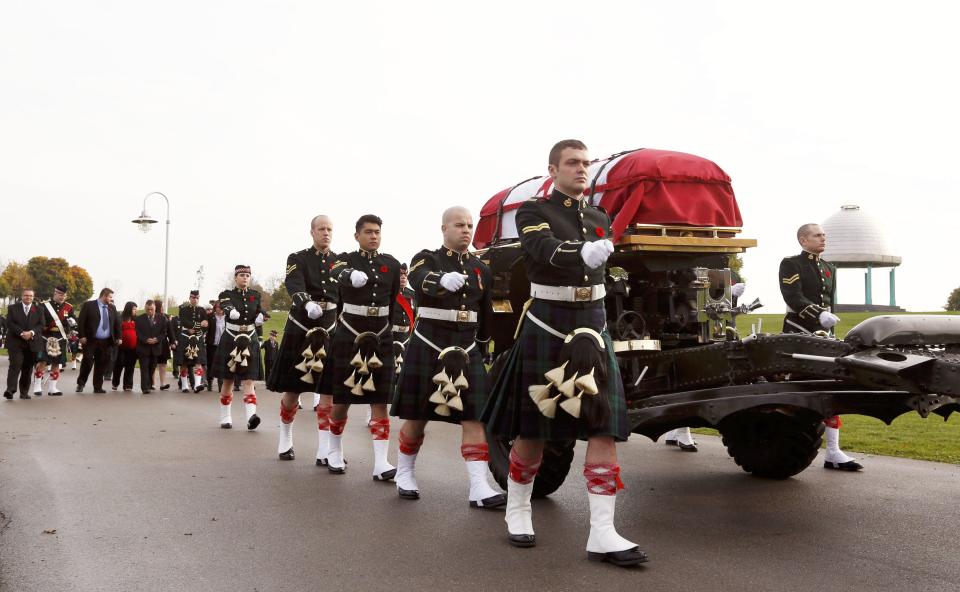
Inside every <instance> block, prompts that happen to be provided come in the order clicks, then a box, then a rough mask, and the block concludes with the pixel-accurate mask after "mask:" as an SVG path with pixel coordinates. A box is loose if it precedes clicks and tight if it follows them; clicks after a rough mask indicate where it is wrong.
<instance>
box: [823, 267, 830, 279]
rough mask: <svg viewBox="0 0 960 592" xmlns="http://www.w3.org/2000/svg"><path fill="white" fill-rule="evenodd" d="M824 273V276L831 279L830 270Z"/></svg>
mask: <svg viewBox="0 0 960 592" xmlns="http://www.w3.org/2000/svg"><path fill="white" fill-rule="evenodd" d="M823 273H824V275H826V276H827V277H830V270H829V269H828V270H827V271H825V272H823Z"/></svg>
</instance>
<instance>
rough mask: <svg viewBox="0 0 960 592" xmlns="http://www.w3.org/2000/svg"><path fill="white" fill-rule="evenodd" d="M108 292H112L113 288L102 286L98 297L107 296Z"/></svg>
mask: <svg viewBox="0 0 960 592" xmlns="http://www.w3.org/2000/svg"><path fill="white" fill-rule="evenodd" d="M110 294H113V290H111V289H110V288H104V289H102V290H100V298H103V297H104V296H109V295H110Z"/></svg>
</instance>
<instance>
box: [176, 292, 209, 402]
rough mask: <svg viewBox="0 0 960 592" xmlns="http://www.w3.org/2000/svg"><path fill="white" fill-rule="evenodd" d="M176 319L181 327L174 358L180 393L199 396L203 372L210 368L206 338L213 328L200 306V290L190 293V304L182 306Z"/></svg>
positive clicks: (178, 332) (178, 331) (201, 388)
mask: <svg viewBox="0 0 960 592" xmlns="http://www.w3.org/2000/svg"><path fill="white" fill-rule="evenodd" d="M177 319H178V320H179V325H180V326H179V329H177V337H178V339H177V347H176V348H175V349H174V357H175V361H176V365H177V366H179V368H180V392H182V393H187V392H190V391H191V390H192V391H193V392H195V393H199V392H200V391H201V390H203V368H204V366H206V365H207V346H206V344H205V337H206V334H207V327H208V326H209V324H210V322H209V321H208V320H207V312H206V311H205V310H204V309H203V307H202V306H200V290H190V298H189V301H188V303H186V304H182V305H180V312H179V314H178V315H177Z"/></svg>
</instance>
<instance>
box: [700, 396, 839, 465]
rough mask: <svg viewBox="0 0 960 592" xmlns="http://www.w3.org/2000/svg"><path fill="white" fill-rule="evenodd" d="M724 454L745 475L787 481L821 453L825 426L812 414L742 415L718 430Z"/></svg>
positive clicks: (725, 420)
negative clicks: (726, 454) (725, 453)
mask: <svg viewBox="0 0 960 592" xmlns="http://www.w3.org/2000/svg"><path fill="white" fill-rule="evenodd" d="M718 427H719V429H720V434H721V435H722V436H723V444H724V446H726V447H727V453H728V454H729V455H730V456H731V457H732V458H733V460H734V461H735V462H736V463H737V465H739V466H740V467H741V468H742V469H743V470H744V471H746V472H748V473H750V474H752V475H754V476H756V477H764V478H767V479H788V478H790V477H793V476H794V475H797V474H799V473H800V472H802V471H803V470H804V469H806V468H807V467H809V466H810V463H812V462H813V460H814V459H815V458H816V457H817V453H818V452H819V451H820V444H821V443H822V442H823V430H824V425H823V421H822V419H821V418H820V417H817V416H815V415H812V414H801V415H789V414H786V413H783V412H780V411H755V410H751V411H741V412H740V413H736V414H734V415H732V416H730V417H728V418H726V419H724V420H723V421H721V422H720V425H719V426H718Z"/></svg>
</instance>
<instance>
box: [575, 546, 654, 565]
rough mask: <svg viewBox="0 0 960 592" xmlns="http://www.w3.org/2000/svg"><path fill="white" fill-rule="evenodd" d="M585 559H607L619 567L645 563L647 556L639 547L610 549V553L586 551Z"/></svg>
mask: <svg viewBox="0 0 960 592" xmlns="http://www.w3.org/2000/svg"><path fill="white" fill-rule="evenodd" d="M587 559H589V560H590V561H607V562H609V563H612V564H614V565H619V566H620V567H629V566H631V565H637V564H638V563H646V562H647V560H648V559H649V557H647V554H646V553H644V552H643V551H641V550H640V547H634V548H632V549H627V550H626V551H611V552H610V553H592V552H590V551H587Z"/></svg>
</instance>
